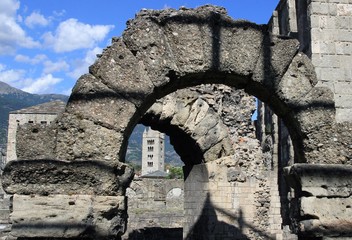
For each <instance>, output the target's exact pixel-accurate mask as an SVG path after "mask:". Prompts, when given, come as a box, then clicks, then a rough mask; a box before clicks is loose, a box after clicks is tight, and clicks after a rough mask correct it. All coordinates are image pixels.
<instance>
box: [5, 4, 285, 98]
mask: <svg viewBox="0 0 352 240" xmlns="http://www.w3.org/2000/svg"><path fill="white" fill-rule="evenodd" d="M278 2H279V0H207V1H202V0H148V1H147V0H144V1H143V0H130V1H124V0H121V1H120V0H85V1H79V0H0V81H3V82H6V83H8V84H10V85H11V86H13V87H16V88H19V89H22V90H24V91H27V92H30V93H60V94H66V95H69V94H70V92H71V89H72V87H73V86H74V84H75V82H76V80H77V79H78V78H79V76H81V75H82V74H84V73H86V72H88V66H90V65H91V64H92V63H93V62H94V60H95V56H96V54H98V53H101V52H102V49H103V48H105V47H106V46H108V45H109V44H110V39H111V38H112V37H113V36H121V34H122V31H123V30H124V29H125V27H126V21H127V20H128V19H132V18H134V15H135V14H136V13H137V12H139V10H141V9H142V8H149V9H164V8H176V9H177V8H179V7H180V6H185V7H189V8H193V7H197V6H201V5H204V4H213V5H218V6H223V7H225V8H226V9H227V11H228V13H229V15H230V16H231V17H233V18H234V19H247V20H250V21H252V22H256V23H267V22H268V20H269V18H270V16H271V14H272V12H273V10H274V9H275V7H276V5H277V4H278Z"/></svg>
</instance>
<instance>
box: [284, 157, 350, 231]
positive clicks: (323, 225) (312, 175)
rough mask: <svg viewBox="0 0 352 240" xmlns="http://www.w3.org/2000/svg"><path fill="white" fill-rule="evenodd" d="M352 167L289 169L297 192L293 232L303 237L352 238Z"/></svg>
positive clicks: (289, 174) (301, 165)
mask: <svg viewBox="0 0 352 240" xmlns="http://www.w3.org/2000/svg"><path fill="white" fill-rule="evenodd" d="M351 173H352V167H350V166H346V165H338V164H314V165H313V164H294V165H293V166H291V167H289V168H287V169H286V176H287V179H288V183H289V184H290V186H291V187H292V188H293V189H294V190H295V195H294V198H293V199H292V200H291V204H292V207H291V211H292V213H291V214H292V215H293V217H294V219H296V221H294V222H293V229H295V230H296V231H297V233H298V234H299V235H300V236H302V237H311V236H313V237H321V236H324V237H336V236H337V237H338V236H340V237H351V236H352V230H351V229H352V221H351V214H352V210H351V206H352V197H351V196H352V191H351V187H352V186H351V185H352V179H351Z"/></svg>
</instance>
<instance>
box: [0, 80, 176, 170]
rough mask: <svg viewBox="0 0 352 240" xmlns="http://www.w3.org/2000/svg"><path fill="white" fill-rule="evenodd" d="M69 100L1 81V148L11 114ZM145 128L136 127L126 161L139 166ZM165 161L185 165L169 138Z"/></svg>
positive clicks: (4, 141)
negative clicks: (39, 93)
mask: <svg viewBox="0 0 352 240" xmlns="http://www.w3.org/2000/svg"><path fill="white" fill-rule="evenodd" d="M68 98H69V97H68V96H65V95H59V94H44V95H38V94H31V93H27V92H24V91H21V90H19V89H16V88H14V87H11V86H10V85H8V84H6V83H4V82H1V81H0V148H1V146H3V147H4V146H5V144H6V139H7V127H8V116H9V112H11V111H14V110H19V109H22V108H27V107H30V106H34V105H38V104H41V103H45V102H50V101H54V100H62V101H64V102H67V100H68ZM144 128H145V127H144V126H143V125H141V124H138V125H137V126H136V127H135V129H134V131H133V132H132V134H131V136H130V139H129V145H128V149H127V154H126V161H128V162H133V163H135V164H137V165H141V159H142V136H143V131H144ZM165 161H166V163H169V164H171V165H174V166H179V165H182V164H183V163H182V162H181V160H180V157H179V156H178V155H177V153H175V151H174V149H173V147H172V145H170V141H169V138H168V136H166V137H165Z"/></svg>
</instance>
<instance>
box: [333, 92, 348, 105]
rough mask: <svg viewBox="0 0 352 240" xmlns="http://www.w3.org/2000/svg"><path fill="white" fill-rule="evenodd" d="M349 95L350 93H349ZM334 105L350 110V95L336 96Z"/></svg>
mask: <svg viewBox="0 0 352 240" xmlns="http://www.w3.org/2000/svg"><path fill="white" fill-rule="evenodd" d="M350 93H351V92H350ZM335 104H336V107H338V108H351V107H352V94H348V95H345V94H336V95H335Z"/></svg>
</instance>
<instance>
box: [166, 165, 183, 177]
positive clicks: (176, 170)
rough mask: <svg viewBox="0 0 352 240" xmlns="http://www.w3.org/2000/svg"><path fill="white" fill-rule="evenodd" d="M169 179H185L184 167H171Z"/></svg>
mask: <svg viewBox="0 0 352 240" xmlns="http://www.w3.org/2000/svg"><path fill="white" fill-rule="evenodd" d="M168 178H169V179H183V170H182V167H173V166H169V176H168Z"/></svg>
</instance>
